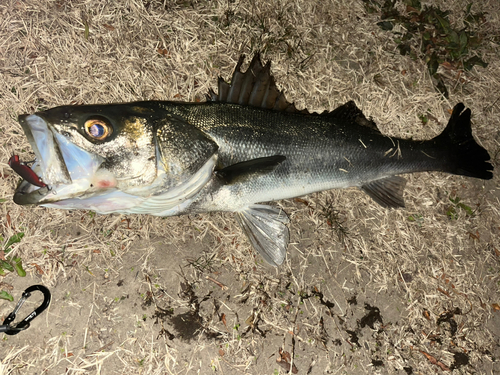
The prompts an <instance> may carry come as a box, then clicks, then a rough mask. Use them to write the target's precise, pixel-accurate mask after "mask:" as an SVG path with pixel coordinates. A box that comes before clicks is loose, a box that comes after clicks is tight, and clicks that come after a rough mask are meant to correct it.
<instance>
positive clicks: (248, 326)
mask: <svg viewBox="0 0 500 375" xmlns="http://www.w3.org/2000/svg"><path fill="white" fill-rule="evenodd" d="M428 3H429V2H428ZM432 3H435V4H438V5H439V6H440V7H441V8H443V9H446V8H449V9H453V10H454V11H455V10H456V9H462V8H464V7H465V5H466V3H467V2H466V1H461V0H454V1H448V2H443V1H433V2H432ZM474 8H475V10H476V11H485V12H487V24H485V25H483V28H485V30H486V31H488V33H487V35H488V37H487V38H486V40H485V41H484V47H483V49H482V50H481V52H482V53H483V57H484V59H485V61H488V62H489V64H490V65H489V66H488V68H486V69H482V68H475V69H473V71H472V72H469V73H467V74H466V79H465V80H457V81H456V82H451V83H452V87H453V89H452V90H451V91H450V99H449V101H448V100H445V99H443V98H441V97H440V96H439V95H438V93H436V92H435V91H434V89H433V86H432V82H431V81H430V78H429V76H428V73H427V69H426V67H425V65H424V64H423V63H422V62H421V61H413V60H411V59H409V58H408V57H403V56H400V55H399V54H398V53H397V49H396V46H395V44H394V42H393V41H392V39H391V38H389V36H388V35H387V34H386V33H384V32H383V31H382V30H380V29H379V28H378V27H377V26H376V25H375V23H376V21H377V20H376V18H375V17H374V16H369V15H367V14H366V13H365V11H364V8H363V4H362V2H361V1H345V0H330V1H326V2H321V3H318V2H314V1H303V2H299V1H296V2H281V3H276V4H271V2H265V1H246V0H242V1H235V2H233V1H221V0H219V1H210V2H201V1H177V2H173V1H165V2H163V1H154V0H151V1H148V0H144V1H139V0H129V1H121V2H114V1H97V0H87V1H83V0H82V1H65V0H57V1H49V0H41V1H40V0H39V1H34V0H27V1H20V0H18V1H15V0H4V1H3V2H1V3H0V75H1V79H0V131H1V133H2V135H3V142H1V144H0V147H1V152H2V155H4V157H3V158H2V161H1V162H0V168H1V173H2V181H3V183H2V185H1V186H0V193H1V194H0V198H3V199H5V200H6V201H5V202H2V203H0V209H1V215H0V227H1V235H2V237H3V238H4V239H7V238H9V237H10V236H12V235H14V234H16V233H18V232H24V233H25V237H24V238H23V240H22V241H21V242H20V243H18V244H16V245H14V250H13V253H11V254H15V255H17V256H20V257H21V258H22V259H23V264H24V267H25V269H26V271H27V273H28V275H27V277H26V278H20V277H17V275H15V274H12V273H11V274H8V275H7V276H5V277H3V278H2V280H0V283H1V284H0V285H1V287H2V289H6V290H10V292H11V293H12V294H13V295H14V298H16V299H17V298H19V297H20V294H21V292H22V290H24V289H25V288H26V287H27V286H29V285H32V284H35V283H43V284H45V285H47V286H48V287H49V288H50V289H51V291H52V292H53V300H52V304H51V306H50V308H49V309H48V310H47V311H46V312H45V313H44V314H43V315H42V316H41V317H39V318H37V319H36V320H34V322H33V324H32V327H31V328H30V329H28V330H27V331H25V332H22V333H20V334H18V335H16V336H5V335H4V336H3V337H2V344H1V345H0V374H1V375H7V374H63V373H64V374H82V373H84V374H87V373H88V374H115V373H116V374H191V373H193V374H194V373H199V374H208V373H221V374H278V373H285V369H284V368H283V367H281V366H280V365H279V364H278V363H277V362H276V358H278V349H279V348H280V347H281V348H283V350H284V351H287V352H289V353H291V354H292V357H291V358H293V362H294V364H295V365H296V366H297V368H298V369H299V374H306V373H307V374H323V373H332V374H363V373H382V374H385V373H387V374H406V373H409V372H408V371H409V369H410V368H411V369H412V371H413V373H414V374H429V373H434V372H435V371H442V370H441V369H439V367H437V365H436V364H432V363H431V361H430V360H429V359H428V358H427V357H426V356H425V354H423V352H425V353H428V354H429V355H431V356H433V357H434V358H435V359H436V361H439V363H441V364H442V365H443V366H446V367H451V366H452V365H453V364H455V366H457V367H458V368H457V369H456V370H454V372H455V373H461V374H473V373H480V374H495V373H498V368H499V362H498V358H499V356H500V348H499V340H500V329H499V327H500V315H499V314H500V312H499V311H498V309H496V307H495V306H498V304H500V293H499V283H500V278H499V276H500V274H499V271H500V268H499V267H500V242H499V238H500V212H499V211H500V209H499V207H500V202H499V199H500V192H499V179H498V177H495V178H494V179H493V180H491V181H487V182H483V181H475V180H472V179H467V178H462V177H457V176H448V175H444V174H439V173H430V174H417V175H411V176H408V180H409V183H408V185H407V190H406V203H407V208H406V209H404V210H393V211H386V210H384V209H381V208H379V207H378V206H376V205H375V204H374V203H373V202H371V201H370V199H369V198H367V197H366V196H365V195H363V193H361V192H359V191H356V190H345V191H330V192H323V193H319V194H316V195H313V196H310V197H305V198H304V201H295V200H287V201H282V202H279V204H280V205H281V206H282V207H283V208H284V209H285V210H286V211H287V212H288V213H289V215H290V218H291V225H290V230H291V238H292V244H291V246H290V248H289V254H288V257H287V260H286V262H285V264H283V266H282V267H280V268H279V269H275V268H272V267H268V266H265V265H263V264H262V261H261V259H260V258H259V257H256V256H255V254H254V253H253V251H252V250H251V249H250V246H249V244H248V243H247V241H246V240H245V239H244V238H243V237H242V233H241V231H240V229H239V228H238V227H237V225H236V221H235V220H234V219H233V217H232V215H231V214H210V215H208V214H207V215H193V216H183V217H174V218H167V219H161V218H152V217H146V216H127V217H125V216H119V215H112V216H94V215H93V214H92V213H90V212H83V211H72V212H66V211H56V210H48V209H44V208H28V207H19V206H16V205H14V204H13V203H12V200H11V197H12V192H13V190H14V187H15V185H16V182H17V177H16V176H14V175H13V173H12V172H11V170H10V169H9V168H8V165H7V160H8V157H9V156H10V155H12V154H13V153H16V154H19V155H20V156H21V158H22V159H23V160H27V159H29V158H30V155H31V150H30V148H29V145H28V144H27V142H26V140H25V138H24V135H23V134H22V131H21V127H20V126H19V124H18V123H17V120H16V118H17V115H19V114H21V113H27V112H29V113H31V112H33V111H35V110H41V109H45V108H50V107H53V106H57V105H63V104H68V103H101V102H122V101H134V100H170V99H173V100H185V101H194V100H200V99H203V97H204V95H205V93H206V92H207V91H208V89H209V88H210V87H212V88H213V87H215V83H216V79H217V76H218V75H222V76H224V77H228V76H230V74H231V72H232V69H233V68H234V65H235V63H236V61H237V59H238V57H239V55H240V54H241V53H246V54H248V55H251V54H252V53H253V52H254V51H257V50H260V51H262V52H263V55H264V58H265V59H272V60H273V73H274V74H275V76H276V78H277V81H278V83H279V85H281V87H283V88H284V89H285V90H286V93H287V96H288V98H290V99H293V100H294V101H295V102H296V103H297V104H298V106H300V107H303V106H307V107H308V108H309V109H312V110H323V109H333V108H335V107H336V106H338V105H339V104H342V103H344V102H346V101H347V100H350V99H353V100H355V101H356V102H357V104H358V106H359V107H360V108H361V109H362V110H363V111H364V113H365V114H366V115H367V116H372V117H373V119H374V120H375V121H376V123H377V124H378V125H379V127H380V128H381V129H382V131H383V132H385V133H387V134H390V135H397V136H400V137H414V138H417V139H427V138H430V137H432V136H434V135H436V134H438V133H439V132H440V131H441V130H442V129H443V128H444V125H445V123H446V122H447V119H448V116H449V114H448V113H447V111H448V110H449V109H450V108H452V107H453V105H454V104H455V103H456V102H459V101H463V102H464V103H465V104H466V106H468V107H470V108H471V109H472V113H473V121H474V133H475V135H476V139H477V140H478V141H479V142H480V143H481V144H482V145H483V146H484V147H485V148H487V149H488V150H489V152H490V154H491V155H492V157H493V163H494V165H495V167H497V168H498V161H499V155H500V153H499V151H500V133H499V130H498V121H499V120H498V119H499V117H500V116H499V115H500V100H499V92H500V89H499V88H500V62H499V59H498V56H499V55H500V47H499V40H500V34H499V32H498V30H500V7H499V4H498V2H497V1H496V0H490V1H483V2H476V3H474ZM427 112H429V113H431V114H432V115H433V116H434V117H435V118H436V119H437V120H438V121H430V122H429V123H428V124H427V125H422V123H421V122H420V120H419V116H420V115H422V114H424V113H427ZM449 196H451V197H455V196H457V197H460V198H462V201H463V202H465V204H467V205H468V206H470V207H471V208H472V209H473V210H474V211H475V215H473V216H470V215H467V213H466V212H465V211H464V210H461V209H460V208H456V219H453V220H452V219H450V218H449V217H448V216H447V215H446V212H447V210H448V209H449V207H450V206H451V205H452V202H451V201H450V200H449V199H448V197H449ZM330 202H333V203H334V205H333V208H335V209H336V210H337V214H338V219H339V220H341V222H342V225H343V226H344V227H345V228H346V229H347V231H348V234H347V236H346V237H345V238H343V239H342V240H339V237H338V231H335V223H333V225H332V226H330V225H328V223H327V221H326V219H325V212H324V209H323V208H322V207H328V205H329V203H330ZM331 224H332V223H331ZM207 276H208V278H207ZM214 280H215V281H214ZM219 284H220V285H219ZM226 287H227V288H226ZM9 288H11V289H9ZM365 304H366V305H365ZM26 306H27V307H26V309H25V310H24V308H23V310H22V312H20V315H22V314H23V313H24V312H26V311H28V309H29V308H33V307H34V306H35V304H34V303H31V301H30V302H29V303H27V304H26ZM375 307H376V308H378V310H379V312H380V319H377V314H376V310H374V308H375ZM12 308H13V303H8V302H6V301H4V302H3V303H2V304H1V306H0V317H4V316H6V315H7V314H8V313H9V312H10V311H11V310H12ZM457 309H458V310H457ZM452 312H453V313H454V314H451V313H452ZM447 314H448V315H447ZM370 317H371V318H372V320H373V321H370V319H369V318H370ZM455 325H456V326H455ZM464 355H465V356H466V357H467V359H468V363H467V364H463V365H460V366H459V365H458V364H459V363H460V360H463V358H464ZM377 361H381V362H377ZM379 363H383V365H382V366H378V364H379ZM404 368H406V370H405V369H404Z"/></svg>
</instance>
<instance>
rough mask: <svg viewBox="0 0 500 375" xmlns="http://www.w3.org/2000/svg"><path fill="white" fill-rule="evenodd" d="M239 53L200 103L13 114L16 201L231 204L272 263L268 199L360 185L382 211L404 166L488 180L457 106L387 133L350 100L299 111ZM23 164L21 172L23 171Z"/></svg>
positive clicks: (399, 192) (395, 202)
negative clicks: (428, 133) (25, 146)
mask: <svg viewBox="0 0 500 375" xmlns="http://www.w3.org/2000/svg"><path fill="white" fill-rule="evenodd" d="M244 61H245V57H244V56H241V57H240V59H239V60H238V63H237V65H236V68H235V70H234V72H233V75H232V78H231V80H230V83H228V82H226V81H225V80H224V79H223V78H220V77H219V81H218V85H217V86H218V92H217V93H216V92H215V91H214V90H212V89H211V90H210V91H209V93H208V94H207V100H206V101H205V102H181V101H137V102H131V103H114V104H86V105H66V106H60V107H55V108H52V109H48V110H45V111H41V112H36V113H35V114H23V115H20V116H19V123H20V125H21V127H22V129H23V131H24V133H25V135H26V137H27V140H28V142H29V143H30V145H31V147H32V149H33V152H34V154H35V156H36V159H35V161H34V162H33V164H32V165H31V167H28V166H27V165H25V164H22V162H21V161H20V160H19V157H18V156H17V155H14V156H15V158H14V157H13V159H12V161H13V163H12V164H11V166H13V168H14V170H15V171H16V172H18V173H19V174H20V175H21V177H23V178H24V179H23V180H22V181H21V182H20V183H19V185H18V186H17V188H16V190H15V192H14V196H13V199H14V202H15V203H17V204H19V205H39V206H44V207H49V208H59V209H83V210H92V211H95V212H97V213H100V214H111V213H124V214H149V215H155V216H174V215H183V214H197V213H205V212H214V211H221V212H227V211H229V212H235V213H236V215H235V216H236V219H237V221H238V222H239V224H240V226H241V228H242V230H243V232H244V233H245V234H246V235H247V237H248V239H249V242H250V243H251V245H252V246H253V247H254V249H255V250H256V251H257V252H258V253H259V254H260V255H261V256H262V258H263V259H264V260H265V261H266V262H267V263H269V264H271V265H274V266H279V265H281V264H282V263H283V261H284V259H285V257H286V250H287V246H288V243H289V240H290V235H289V229H288V226H287V225H288V223H289V218H288V216H287V215H286V213H285V212H284V211H283V210H281V209H280V208H278V207H276V206H273V205H272V204H269V202H273V201H277V200H281V199H287V198H293V197H298V196H304V195H307V194H311V193H314V192H318V191H323V190H330V189H340V188H348V187H358V188H360V189H361V190H363V191H365V192H366V193H367V194H368V195H369V196H370V197H371V198H372V199H373V200H374V201H375V202H376V203H378V204H380V205H381V206H383V207H387V208H398V207H404V198H403V190H404V187H405V184H406V180H405V179H404V178H403V177H401V176H400V175H401V174H405V173H414V172H424V171H439V172H445V173H450V174H455V175H462V176H467V177H473V178H479V179H484V180H488V179H491V178H492V177H493V166H492V164H491V163H490V162H489V160H490V155H489V154H488V151H487V150H486V149H485V148H483V147H482V146H480V145H479V144H478V143H477V142H476V141H475V139H474V137H473V135H472V129H471V121H470V120H471V110H470V109H466V108H465V106H464V104H462V103H458V104H457V105H455V107H454V108H453V111H452V113H451V117H450V119H449V122H448V124H447V126H446V128H445V129H444V130H443V132H442V133H441V134H439V135H438V136H436V137H434V138H432V139H430V140H425V141H414V140H412V139H402V138H396V137H389V136H386V135H384V134H382V133H381V132H380V130H379V129H378V128H377V126H376V124H375V122H374V121H373V120H371V119H367V118H366V117H365V115H364V114H363V112H362V111H361V110H360V109H359V108H358V107H357V106H356V104H355V103H354V102H353V101H349V102H347V103H345V104H343V105H341V106H339V107H338V108H336V109H334V110H332V111H324V112H322V113H315V112H309V111H308V110H306V109H304V110H299V109H297V107H296V106H295V104H294V103H292V102H289V101H288V100H287V99H286V98H285V95H284V93H283V91H281V90H279V89H278V87H277V85H276V82H275V79H274V77H273V76H272V74H271V63H270V61H268V62H267V63H266V64H262V60H261V57H260V54H258V53H257V54H255V55H254V57H253V59H252V60H251V62H250V64H249V66H248V68H247V69H246V71H242V69H241V66H242V64H243V63H244ZM27 168H30V169H31V170H30V171H29V172H28V171H27V170H26V169H27Z"/></svg>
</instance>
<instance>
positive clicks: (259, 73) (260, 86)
mask: <svg viewBox="0 0 500 375" xmlns="http://www.w3.org/2000/svg"><path fill="white" fill-rule="evenodd" d="M243 61H245V55H241V56H240V58H239V60H238V63H237V64H236V68H235V69H234V72H233V77H232V79H231V84H229V83H227V82H226V81H224V79H223V78H221V77H219V82H218V94H216V93H215V92H214V91H213V90H212V89H210V91H209V93H208V94H207V101H210V102H225V103H233V104H241V105H251V106H254V107H259V108H266V109H273V110H275V111H285V112H296V113H304V114H309V111H308V110H307V109H303V110H301V111H299V110H298V109H297V108H296V107H295V104H294V103H290V102H289V101H287V100H286V98H285V94H283V91H281V90H279V89H278V87H277V86H276V82H275V80H274V77H273V76H272V75H271V62H270V61H268V62H267V63H266V65H262V62H261V59H260V53H256V54H255V55H254V57H253V59H252V61H251V62H250V65H249V66H248V69H247V70H246V72H242V71H241V65H242V64H243ZM313 114H314V115H318V114H316V113H313ZM319 115H320V116H333V117H336V118H339V119H340V120H343V121H348V122H351V123H355V124H357V125H361V126H366V127H369V128H371V129H373V130H376V131H377V132H379V130H378V129H377V125H375V123H374V122H373V121H371V120H368V119H367V118H366V117H365V115H364V114H363V112H361V110H360V109H359V108H358V107H357V106H356V104H354V102H353V101H349V102H347V103H345V104H343V105H341V106H340V107H338V108H336V109H335V110H333V111H331V112H328V111H324V112H323V113H321V114H319Z"/></svg>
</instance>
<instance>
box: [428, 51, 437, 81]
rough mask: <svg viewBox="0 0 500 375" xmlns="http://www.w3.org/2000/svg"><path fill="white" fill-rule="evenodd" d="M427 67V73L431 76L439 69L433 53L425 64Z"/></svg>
mask: <svg viewBox="0 0 500 375" xmlns="http://www.w3.org/2000/svg"><path fill="white" fill-rule="evenodd" d="M427 67H428V68H429V73H430V75H431V76H433V75H434V74H436V72H437V70H438V68H439V62H438V58H437V55H436V54H435V53H433V54H432V55H431V58H430V60H429V62H428V63H427Z"/></svg>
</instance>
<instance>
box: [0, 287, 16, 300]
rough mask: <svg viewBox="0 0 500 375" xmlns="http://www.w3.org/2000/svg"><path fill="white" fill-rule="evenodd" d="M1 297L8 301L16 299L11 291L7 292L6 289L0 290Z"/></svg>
mask: <svg viewBox="0 0 500 375" xmlns="http://www.w3.org/2000/svg"><path fill="white" fill-rule="evenodd" d="M0 299H5V300H7V301H10V302H12V301H14V297H12V296H11V295H10V294H9V293H7V292H6V291H5V290H2V291H1V292H0Z"/></svg>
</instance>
